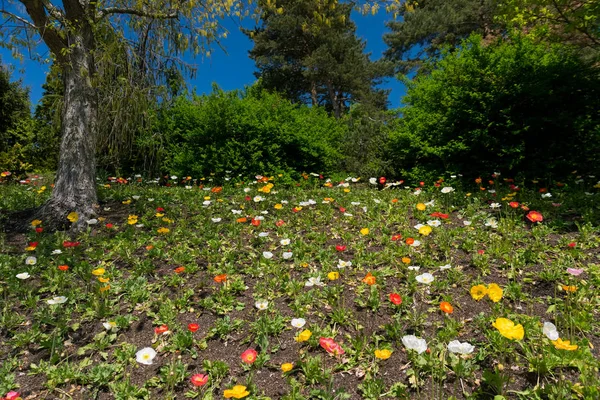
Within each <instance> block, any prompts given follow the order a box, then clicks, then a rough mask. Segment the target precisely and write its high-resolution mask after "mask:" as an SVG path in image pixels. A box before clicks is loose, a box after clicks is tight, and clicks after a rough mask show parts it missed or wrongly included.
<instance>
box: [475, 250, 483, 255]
mask: <svg viewBox="0 0 600 400" xmlns="http://www.w3.org/2000/svg"><path fill="white" fill-rule="evenodd" d="M484 253H485V250H477V254H479V255H480V256H481V255H483V254H484Z"/></svg>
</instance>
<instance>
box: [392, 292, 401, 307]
mask: <svg viewBox="0 0 600 400" xmlns="http://www.w3.org/2000/svg"><path fill="white" fill-rule="evenodd" d="M390 301H391V302H392V303H393V304H395V305H397V306H399V305H400V304H402V296H400V295H399V294H398V293H390Z"/></svg>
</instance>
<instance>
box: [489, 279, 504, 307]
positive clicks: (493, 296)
mask: <svg viewBox="0 0 600 400" xmlns="http://www.w3.org/2000/svg"><path fill="white" fill-rule="evenodd" d="M487 294H488V296H489V297H490V300H492V301H493V302H494V303H497V302H499V301H500V299H502V288H501V287H500V286H498V285H496V284H495V283H490V284H489V285H488V287H487Z"/></svg>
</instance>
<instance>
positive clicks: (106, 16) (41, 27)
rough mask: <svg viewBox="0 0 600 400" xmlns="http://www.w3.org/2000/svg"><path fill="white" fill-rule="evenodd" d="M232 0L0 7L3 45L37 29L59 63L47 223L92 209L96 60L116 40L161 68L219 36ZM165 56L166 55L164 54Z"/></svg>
mask: <svg viewBox="0 0 600 400" xmlns="http://www.w3.org/2000/svg"><path fill="white" fill-rule="evenodd" d="M240 10H241V3H240V2H239V1H237V0H226V1H221V0H206V1H203V2H201V3H199V2H196V1H188V2H182V1H173V0H148V1H143V2H142V1H134V0H106V1H102V2H96V1H91V0H62V2H59V1H58V0H55V1H52V0H18V1H17V0H8V2H3V3H2V7H1V8H0V39H2V41H3V44H4V45H7V44H8V45H12V46H19V45H26V44H28V43H29V44H32V43H33V42H32V41H31V38H32V37H34V35H33V34H34V33H37V34H38V35H39V37H41V39H42V41H43V43H44V44H45V45H46V46H47V47H48V49H49V50H50V53H51V55H52V57H53V59H54V60H55V62H56V63H57V64H58V65H59V67H60V72H61V76H62V79H63V88H64V89H63V90H64V97H63V103H62V114H61V130H62V132H61V145H60V155H59V162H58V170H57V173H56V181H55V187H54V190H53V192H52V196H51V198H50V200H49V201H48V202H47V203H46V204H45V205H44V206H43V207H42V208H41V209H40V210H39V211H38V212H37V214H36V217H39V218H42V219H43V220H44V221H45V222H46V225H47V226H49V227H52V226H60V225H62V223H63V222H64V221H66V219H65V217H66V215H67V214H68V213H70V212H72V211H75V212H77V213H78V214H79V216H80V218H79V222H77V223H75V224H73V228H74V229H78V228H81V227H83V226H84V225H85V220H87V219H88V218H89V217H90V216H91V215H93V214H95V211H94V204H95V203H96V201H97V198H96V188H95V165H96V162H95V145H96V139H97V138H96V132H97V130H96V128H97V126H98V111H99V101H98V90H97V89H98V86H97V84H98V79H97V77H98V75H99V74H100V73H101V72H102V71H100V70H99V67H101V68H106V66H109V65H110V62H109V61H110V60H107V62H102V61H101V60H102V58H103V57H106V56H108V55H111V54H112V53H111V52H110V51H107V49H108V48H110V46H111V45H112V44H114V43H115V42H118V44H120V45H122V46H123V48H124V49H125V50H126V51H132V52H133V51H135V50H137V51H140V49H141V51H142V52H143V53H144V54H149V55H150V56H149V57H146V58H145V60H146V61H147V62H148V63H147V64H143V65H140V67H139V68H140V69H143V70H145V71H152V72H154V73H160V72H161V65H160V64H159V63H158V60H164V59H168V60H175V62H177V56H178V55H180V54H181V52H183V51H185V50H186V49H190V50H191V51H193V52H194V53H198V52H200V51H202V50H203V48H204V45H205V44H206V43H207V42H208V41H210V40H212V39H215V38H217V34H218V27H219V25H218V22H217V19H218V18H219V17H222V16H223V15H224V14H225V13H227V12H229V11H233V12H235V13H238V14H239V13H240ZM167 57H170V58H167Z"/></svg>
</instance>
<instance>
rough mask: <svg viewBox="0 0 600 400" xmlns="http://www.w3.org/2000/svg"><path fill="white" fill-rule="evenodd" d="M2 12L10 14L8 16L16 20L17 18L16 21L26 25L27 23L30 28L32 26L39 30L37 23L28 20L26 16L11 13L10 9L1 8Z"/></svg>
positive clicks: (0, 11)
mask: <svg viewBox="0 0 600 400" xmlns="http://www.w3.org/2000/svg"><path fill="white" fill-rule="evenodd" d="M0 13H2V14H4V15H7V16H8V18H12V19H14V20H16V21H19V22H22V23H23V24H24V25H26V26H27V27H28V28H31V29H35V30H37V28H36V26H35V25H33V24H32V23H31V22H29V21H27V20H26V19H25V18H23V17H19V16H18V15H16V14H13V13H11V12H9V11H6V10H0Z"/></svg>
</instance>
